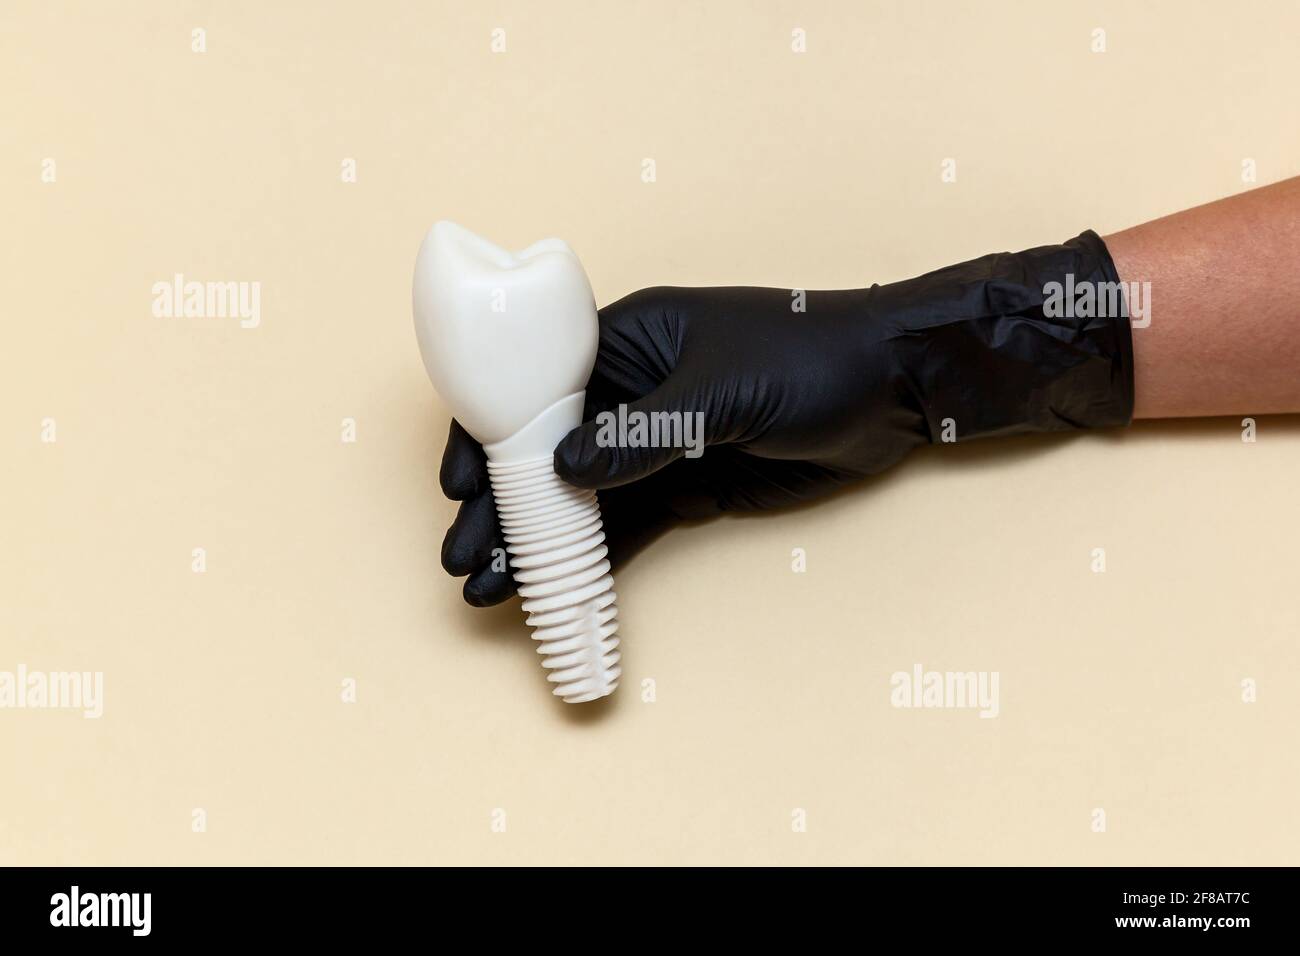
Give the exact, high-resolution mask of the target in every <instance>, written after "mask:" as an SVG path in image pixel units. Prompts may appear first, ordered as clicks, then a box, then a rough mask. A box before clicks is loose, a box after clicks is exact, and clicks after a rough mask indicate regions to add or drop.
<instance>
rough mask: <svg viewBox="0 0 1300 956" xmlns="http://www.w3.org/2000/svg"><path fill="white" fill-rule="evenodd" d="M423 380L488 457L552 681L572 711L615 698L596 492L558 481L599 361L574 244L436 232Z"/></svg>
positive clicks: (516, 570) (419, 312)
mask: <svg viewBox="0 0 1300 956" xmlns="http://www.w3.org/2000/svg"><path fill="white" fill-rule="evenodd" d="M413 303H414V311H415V329H416V336H417V338H418V339H419V343H420V354H421V355H422V356H423V358H424V364H425V369H426V370H427V371H428V373H429V378H430V380H431V381H432V382H433V385H434V387H435V388H436V389H437V390H438V393H439V394H440V395H441V396H442V398H443V400H444V401H446V402H447V404H448V405H450V406H451V408H452V412H453V414H454V415H455V416H456V418H457V420H458V421H459V422H460V423H461V424H462V425H463V426H465V430H466V431H468V432H469V433H470V434H471V435H473V436H474V437H475V438H476V439H478V440H479V441H480V442H481V443H482V444H483V448H484V451H485V452H486V453H487V457H488V476H489V478H490V480H491V484H492V495H493V498H494V499H495V502H496V506H497V517H498V519H499V520H500V522H501V529H502V532H503V534H504V536H505V542H506V551H507V552H508V553H509V555H510V565H511V569H512V572H513V574H514V579H515V583H516V584H517V585H518V589H519V594H520V596H521V597H522V598H523V599H524V604H523V606H524V611H525V612H527V614H528V624H529V625H530V626H532V627H533V628H534V631H533V637H534V639H536V640H537V641H538V642H539V646H538V652H539V653H540V654H542V655H543V661H542V666H543V667H545V668H546V669H547V670H548V672H549V673H548V676H547V679H548V680H550V681H552V682H553V683H555V684H556V687H555V690H554V693H555V694H556V695H558V696H560V697H562V698H563V699H564V700H565V701H566V702H568V703H574V704H576V703H581V702H583V701H589V700H595V699H597V698H599V697H604V696H607V695H608V694H611V693H613V691H614V689H615V688H616V687H617V686H618V678H619V676H620V674H621V668H620V667H619V666H618V662H619V657H620V655H619V652H618V638H617V637H615V636H614V633H615V631H617V630H618V622H617V620H616V618H617V615H618V607H617V604H616V603H615V602H616V597H617V596H616V595H615V593H614V579H613V578H612V577H611V576H610V573H609V561H608V560H607V559H606V554H607V551H608V549H607V548H606V546H605V543H604V542H605V533H604V531H603V530H602V525H601V518H600V506H599V504H598V502H597V500H596V495H595V492H592V491H589V490H585V489H581V488H575V487H574V486H572V485H569V484H567V483H566V482H564V481H563V480H561V479H560V478H559V477H558V476H557V475H556V474H555V471H554V467H553V464H552V462H553V458H552V453H553V451H554V449H555V446H556V445H557V444H558V443H559V441H560V439H561V438H563V437H564V436H565V435H566V434H568V432H569V431H570V429H572V428H574V427H575V426H577V425H578V424H580V423H581V421H582V408H583V399H584V394H585V393H584V390H585V388H586V383H587V379H588V378H589V377H590V376H591V369H592V366H593V364H594V363H595V358H596V342H597V338H598V326H597V319H596V305H595V300H594V297H593V295H592V292H591V286H590V284H589V283H588V282H587V276H586V273H585V272H584V271H583V269H582V265H581V264H580V263H579V262H578V259H577V257H576V256H575V255H574V254H573V251H572V250H571V249H570V248H569V247H568V245H567V244H565V243H564V242H562V241H561V240H559V239H544V240H542V241H541V242H537V243H534V244H533V245H531V246H529V247H528V248H527V249H524V250H523V251H522V252H518V253H511V252H508V251H506V250H505V249H502V248H500V247H498V246H496V245H493V244H492V243H490V242H488V241H487V240H486V239H483V238H481V237H479V236H476V235H474V234H473V233H471V232H470V231H469V230H467V229H464V228H462V227H460V226H457V225H456V224H454V223H450V222H440V223H437V224H436V225H435V226H434V227H433V228H432V229H431V230H429V234H428V236H426V237H425V240H424V244H423V245H422V246H421V247H420V253H419V256H418V258H417V260H416V265H415V283H414V294H413Z"/></svg>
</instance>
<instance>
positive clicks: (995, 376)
mask: <svg viewBox="0 0 1300 956" xmlns="http://www.w3.org/2000/svg"><path fill="white" fill-rule="evenodd" d="M1067 276H1070V277H1072V279H1067ZM1118 281H1119V280H1118V276H1117V275H1116V273H1115V266H1114V264H1113V263H1112V262H1111V258H1110V255H1109V253H1108V252H1107V251H1106V246H1105V244H1104V243H1103V242H1102V241H1101V239H1100V238H1099V237H1098V236H1097V235H1096V234H1095V233H1093V232H1085V233H1083V235H1081V236H1079V237H1078V238H1076V239H1071V240H1070V241H1069V242H1067V243H1065V244H1063V245H1059V246H1042V247H1039V248H1036V249H1028V250H1026V251H1024V252H1019V253H1000V254H995V255H989V256H984V257H983V258H980V259H974V260H972V261H970V262H963V263H961V264H959V265H955V266H949V267H948V268H946V269H940V270H938V271H937V272H931V273H928V274H926V275H923V276H919V277H917V278H915V279H908V280H906V281H903V282H895V283H892V284H890V285H885V286H880V285H875V286H872V287H871V288H869V289H855V290H849V291H840V292H808V293H806V301H805V302H804V303H803V305H804V311H797V307H798V305H799V299H798V295H799V294H798V293H792V292H791V290H788V289H757V288H717V289H683V288H656V289H645V290H642V291H640V292H636V293H633V294H632V295H629V296H627V297H626V298H624V299H620V300H619V301H618V302H615V303H614V304H613V305H609V306H606V307H605V308H604V309H602V310H601V312H600V347H599V351H598V353H597V356H596V367H595V370H594V371H593V372H592V376H591V382H590V384H589V385H588V386H587V411H586V416H585V417H586V422H585V424H583V425H582V426H580V427H579V428H575V429H574V430H573V431H572V432H570V433H569V434H568V436H566V437H565V439H564V440H563V441H562V442H560V445H559V447H557V448H556V450H555V470H556V472H557V473H558V474H559V475H560V476H561V477H563V478H564V479H565V480H567V481H570V482H572V483H573V484H575V485H581V486H584V487H588V488H597V489H602V491H601V494H600V505H601V512H602V515H603V517H604V523H605V532H606V535H607V541H608V544H609V547H610V557H611V559H612V561H613V562H614V563H615V565H617V563H618V561H619V560H620V559H622V558H625V557H626V556H627V555H628V554H629V553H631V551H633V550H635V548H636V547H638V546H639V545H640V544H642V543H644V542H645V541H646V540H648V538H650V537H653V535H654V534H655V533H656V532H657V531H658V530H661V529H662V528H664V527H666V526H667V524H669V523H671V522H672V521H673V520H676V519H679V518H699V517H706V516H709V515H715V514H718V513H719V512H722V511H748V510H753V509H760V508H776V507H780V506H782V505H788V504H792V503H795V502H800V501H806V500H809V499H811V498H815V497H817V496H819V495H822V494H824V493H826V492H828V491H831V490H832V489H834V488H836V487H838V486H840V485H843V484H845V483H846V482H850V481H853V480H854V479H856V478H861V477H862V476H864V475H871V474H875V473H876V472H879V471H882V470H883V469H885V468H888V467H889V466H890V465H892V464H894V463H895V462H897V461H898V460H899V459H900V458H902V457H903V456H904V455H905V454H907V452H908V451H909V450H910V449H912V448H915V447H916V446H918V445H923V444H926V443H933V442H939V441H941V440H954V439H955V440H956V441H966V440H968V439H971V438H980V437H983V436H988V435H1015V434H1020V433H1024V432H1044V431H1058V430H1064V429H1072V428H1097V427H1104V426H1111V425H1127V424H1128V422H1129V420H1130V419H1131V417H1132V414H1133V347H1132V339H1131V333H1130V331H1129V324H1128V319H1127V318H1126V315H1127V313H1126V311H1125V310H1124V307H1123V298H1122V296H1119V297H1118V298H1117V301H1118V302H1119V307H1118V309H1115V308H1111V309H1110V311H1109V313H1108V314H1107V315H1105V316H1103V317H1096V318H1083V317H1078V318H1076V317H1050V316H1049V315H1048V314H1047V313H1048V312H1049V311H1052V312H1053V314H1054V315H1057V314H1059V313H1060V312H1061V311H1062V309H1054V308H1045V305H1044V303H1045V300H1046V299H1047V298H1048V295H1049V293H1048V291H1047V287H1048V286H1049V284H1050V283H1060V284H1061V285H1062V286H1064V287H1065V288H1066V289H1069V288H1070V287H1071V286H1072V287H1073V288H1074V289H1083V288H1086V287H1087V286H1088V285H1089V284H1091V285H1092V286H1093V287H1094V289H1096V288H1097V287H1098V286H1099V285H1100V284H1102V283H1118ZM1067 283H1068V284H1067ZM1102 288H1103V294H1102V295H1101V296H1099V297H1097V296H1094V299H1093V301H1094V302H1096V301H1097V299H1098V298H1099V299H1100V300H1102V301H1103V302H1105V300H1106V299H1107V296H1106V295H1105V294H1104V289H1105V288H1106V287H1102ZM1111 288H1116V289H1117V288H1118V286H1112V287H1111ZM1078 311H1085V310H1083V309H1074V310H1069V311H1068V314H1070V315H1071V316H1072V315H1073V314H1074V313H1075V312H1078ZM1091 311H1093V312H1095V311H1096V309H1095V308H1094V309H1092V310H1091ZM1116 311H1118V312H1119V313H1120V314H1119V315H1116V314H1114V313H1115V312H1116ZM620 403H626V405H627V409H626V415H625V416H624V420H625V421H627V422H635V421H636V420H637V417H636V416H635V415H634V414H633V413H635V412H645V413H651V412H680V413H682V414H683V416H685V415H691V414H693V413H696V412H699V413H702V416H703V417H702V420H701V421H702V424H703V431H704V435H703V439H704V443H705V444H706V445H707V449H708V450H707V451H706V452H704V454H703V455H702V456H699V457H686V454H687V453H690V454H692V455H694V454H696V450H693V449H691V448H685V447H680V443H679V446H678V447H627V446H626V445H623V446H618V445H614V446H613V447H607V445H608V439H609V438H610V437H611V436H614V437H617V431H616V430H615V429H614V428H612V427H610V422H609V416H605V417H603V418H602V420H600V421H596V420H594V419H596V418H597V416H598V414H599V413H602V412H606V411H610V410H615V409H617V407H618V406H619V405H620ZM683 420H684V419H683ZM602 425H603V426H604V432H603V434H602ZM627 434H630V435H632V436H635V432H631V431H629V432H627ZM683 437H688V438H689V437H691V435H690V434H689V433H687V434H685V435H684V436H683ZM442 487H443V490H444V492H445V493H446V494H447V496H448V497H449V498H452V499H456V500H460V501H462V502H463V504H462V505H461V508H460V513H459V514H458V515H457V517H456V521H455V523H454V524H453V525H452V526H451V529H450V530H449V531H448V532H447V537H446V539H445V541H444V542H443V549H442V561H443V565H444V567H446V569H447V571H448V572H449V573H451V574H453V575H457V576H459V575H466V574H468V575H469V580H468V581H466V583H465V600H466V601H468V602H469V603H470V604H475V605H487V604H496V603H499V602H500V601H503V600H505V599H506V598H507V597H509V596H510V595H511V594H513V593H514V589H515V588H514V582H513V580H512V579H511V576H510V574H509V572H502V571H497V570H493V568H492V554H493V550H494V549H497V548H503V547H504V543H503V541H502V538H501V531H500V529H499V528H498V526H497V520H496V512H495V509H494V506H493V502H492V493H491V491H490V490H489V487H488V480H487V469H486V467H485V459H484V455H483V451H482V449H481V448H480V447H479V446H478V444H477V443H476V442H475V441H474V440H473V439H472V438H470V437H469V435H468V434H466V432H465V431H464V429H462V428H461V427H460V425H459V424H457V423H456V422H454V421H453V422H452V424H451V435H450V437H449V439H448V442H447V449H446V452H445V453H444V456H443V463H442ZM499 564H500V562H498V566H499Z"/></svg>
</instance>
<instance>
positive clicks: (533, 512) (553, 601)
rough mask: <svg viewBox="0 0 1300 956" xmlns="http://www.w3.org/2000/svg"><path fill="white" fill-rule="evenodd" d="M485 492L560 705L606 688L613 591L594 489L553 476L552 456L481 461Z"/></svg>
mask: <svg viewBox="0 0 1300 956" xmlns="http://www.w3.org/2000/svg"><path fill="white" fill-rule="evenodd" d="M488 476H489V478H490V480H491V482H492V497H493V498H494V499H495V501H496V507H497V517H498V519H499V520H500V522H501V531H502V533H503V534H504V535H505V541H506V551H507V552H508V553H509V555H510V566H511V569H512V571H513V574H514V579H515V583H516V584H517V585H518V588H519V595H520V597H522V598H523V599H524V611H525V612H526V613H527V614H528V620H527V623H528V625H529V626H530V627H532V628H533V639H534V640H536V641H537V642H538V647H537V652H538V653H539V654H541V655H542V666H543V667H544V668H546V669H547V671H548V672H549V673H548V674H547V678H546V679H547V680H549V681H551V682H553V683H554V684H555V685H556V687H555V690H554V693H555V694H556V696H558V697H562V698H564V700H565V702H567V703H570V704H578V703H582V702H584V701H589V700H595V699H597V698H599V697H604V696H606V695H608V694H611V693H613V691H614V688H616V687H617V686H618V679H619V676H620V675H621V674H622V668H621V667H619V665H618V662H619V658H620V657H621V655H620V653H619V651H618V638H617V637H615V636H614V633H615V632H616V631H617V630H618V621H617V620H616V618H617V616H618V605H617V604H616V603H615V601H616V600H617V595H616V594H615V593H614V579H613V577H612V576H611V575H610V573H609V561H608V559H607V558H606V555H607V554H608V551H609V549H608V548H607V547H606V545H605V532H604V530H603V529H602V526H601V519H600V504H599V503H598V502H597V500H596V493H595V492H594V491H591V490H589V489H585V488H575V487H574V486H573V485H570V484H568V483H567V482H565V481H563V480H562V479H561V478H560V477H559V476H558V475H556V474H555V469H554V466H553V465H552V458H551V456H550V455H547V456H546V457H545V458H537V459H533V460H531V461H524V462H510V463H503V462H494V461H489V462H488Z"/></svg>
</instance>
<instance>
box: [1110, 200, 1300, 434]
mask: <svg viewBox="0 0 1300 956" xmlns="http://www.w3.org/2000/svg"><path fill="white" fill-rule="evenodd" d="M1105 242H1106V246H1107V248H1108V249H1109V250H1110V254H1111V257H1112V258H1113V259H1114V262H1115V267H1116V270H1117V271H1118V273H1119V277H1120V279H1121V280H1122V281H1123V282H1124V283H1125V284H1126V285H1129V284H1131V283H1134V282H1137V283H1150V286H1149V289H1150V300H1149V301H1144V302H1143V304H1144V305H1146V306H1148V307H1149V308H1150V325H1149V326H1147V327H1145V328H1144V327H1141V323H1139V325H1138V327H1136V328H1134V330H1133V353H1134V377H1135V402H1136V407H1135V409H1134V417H1136V418H1175V417H1186V416H1197V415H1237V414H1271V413H1280V412H1300V177H1297V178H1295V179H1288V180H1286V181H1284V182H1281V183H1277V184H1276V185H1273V186H1265V187H1263V188H1262V189H1255V190H1252V191H1250V192H1247V193H1242V194H1241V195H1239V196H1233V197H1230V198H1228V199H1222V200H1219V201H1218V202H1213V203H1210V204H1208V205H1205V206H1197V207H1196V208H1194V209H1188V210H1185V211H1183V212H1179V213H1175V214H1174V215H1172V216H1166V217H1164V218H1163V219H1157V220H1155V221H1153V222H1148V223H1144V224H1143V225H1141V226H1135V227H1133V228H1132V229H1126V230H1124V231H1123V232H1118V233H1115V234H1113V235H1110V236H1106V237H1105Z"/></svg>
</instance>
